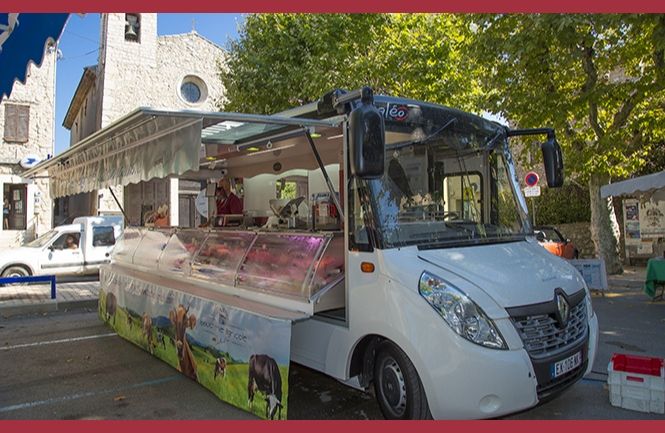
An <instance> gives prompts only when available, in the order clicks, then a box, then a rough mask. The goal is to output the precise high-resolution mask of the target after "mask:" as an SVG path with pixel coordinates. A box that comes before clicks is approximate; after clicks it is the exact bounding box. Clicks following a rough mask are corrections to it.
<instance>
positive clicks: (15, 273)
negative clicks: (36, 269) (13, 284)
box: [2, 266, 30, 277]
mask: <svg viewBox="0 0 665 433" xmlns="http://www.w3.org/2000/svg"><path fill="white" fill-rule="evenodd" d="M2 276H3V277H28V276H30V272H29V271H28V270H27V269H26V268H24V267H23V266H10V267H8V268H7V269H5V270H4V271H3V272H2Z"/></svg>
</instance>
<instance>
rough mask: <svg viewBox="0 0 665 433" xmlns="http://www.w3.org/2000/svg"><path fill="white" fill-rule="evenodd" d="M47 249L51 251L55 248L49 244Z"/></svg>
mask: <svg viewBox="0 0 665 433" xmlns="http://www.w3.org/2000/svg"><path fill="white" fill-rule="evenodd" d="M47 249H48V250H49V251H53V250H55V247H54V246H53V245H49V246H48V248H47Z"/></svg>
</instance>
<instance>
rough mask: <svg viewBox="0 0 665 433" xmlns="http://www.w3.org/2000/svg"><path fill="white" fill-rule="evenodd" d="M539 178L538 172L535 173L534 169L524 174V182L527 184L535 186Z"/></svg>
mask: <svg viewBox="0 0 665 433" xmlns="http://www.w3.org/2000/svg"><path fill="white" fill-rule="evenodd" d="M539 180H540V177H539V176H538V173H536V172H535V171H530V172H528V173H527V174H526V175H525V176H524V183H526V184H527V186H536V185H538V181H539ZM539 194H540V193H539Z"/></svg>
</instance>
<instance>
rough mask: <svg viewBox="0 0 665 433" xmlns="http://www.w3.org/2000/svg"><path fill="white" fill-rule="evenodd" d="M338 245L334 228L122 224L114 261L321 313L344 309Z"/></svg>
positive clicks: (340, 244)
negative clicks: (304, 305) (295, 229)
mask: <svg viewBox="0 0 665 433" xmlns="http://www.w3.org/2000/svg"><path fill="white" fill-rule="evenodd" d="M343 247H344V237H343V236H342V233H337V232H318V233H309V232H301V233H296V232H288V233H284V232H254V231H241V230H233V229H221V230H210V231H203V230H196V229H185V230H178V229H168V230H164V229H143V228H140V229H138V228H127V229H126V230H125V232H124V234H123V237H122V238H121V239H120V240H119V241H118V244H117V245H116V248H115V250H114V253H113V264H114V265H118V266H129V267H137V268H139V269H141V270H142V271H144V272H147V273H150V274H153V275H160V276H162V277H168V276H169V275H170V276H171V277H176V278H186V279H187V280H189V281H190V282H194V283H196V282H197V281H198V282H200V283H202V284H204V285H205V286H206V287H209V288H212V289H217V290H220V291H225V292H227V293H228V292H229V289H232V292H231V293H233V294H236V295H238V296H240V297H242V295H243V293H247V292H252V293H264V294H266V295H272V296H276V297H279V298H285V299H291V300H294V301H296V302H304V303H307V304H313V306H310V307H309V309H310V310H313V311H323V310H324V309H333V308H342V307H344V248H343ZM266 299H268V298H266Z"/></svg>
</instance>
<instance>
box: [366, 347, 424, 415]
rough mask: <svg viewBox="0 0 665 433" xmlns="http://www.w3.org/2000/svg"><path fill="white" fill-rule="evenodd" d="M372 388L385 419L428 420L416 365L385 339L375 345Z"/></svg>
mask: <svg viewBox="0 0 665 433" xmlns="http://www.w3.org/2000/svg"><path fill="white" fill-rule="evenodd" d="M374 391H375V393H376V400H377V401H378V403H379V408H380V409H381V413H383V416H384V417H385V418H386V419H432V415H431V414H430V411H429V407H428V406H427V396H426V395H425V389H424V388H423V385H422V383H421V382H420V378H419V377H418V373H417V372H416V368H415V367H414V366H413V364H412V363H411V361H410V360H409V358H408V357H407V356H406V354H405V353H404V352H403V351H402V350H401V349H400V348H399V347H397V346H396V345H394V344H392V343H391V342H389V341H385V342H383V343H381V345H380V346H379V347H378V348H377V354H376V361H375V362H374Z"/></svg>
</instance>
